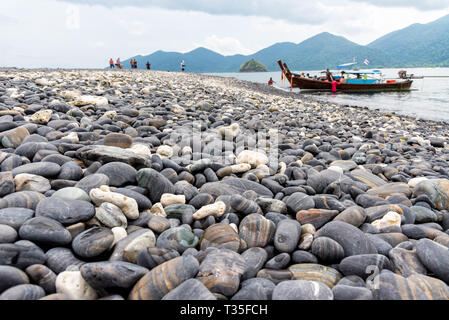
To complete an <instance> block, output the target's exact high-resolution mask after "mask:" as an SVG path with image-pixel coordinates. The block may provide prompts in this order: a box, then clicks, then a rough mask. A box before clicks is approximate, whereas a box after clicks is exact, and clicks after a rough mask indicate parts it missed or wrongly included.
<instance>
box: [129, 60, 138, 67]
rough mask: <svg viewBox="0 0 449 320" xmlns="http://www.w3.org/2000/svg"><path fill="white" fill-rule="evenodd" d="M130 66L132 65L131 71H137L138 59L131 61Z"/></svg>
mask: <svg viewBox="0 0 449 320" xmlns="http://www.w3.org/2000/svg"><path fill="white" fill-rule="evenodd" d="M129 64H130V65H131V69H137V60H136V59H131V60H129Z"/></svg>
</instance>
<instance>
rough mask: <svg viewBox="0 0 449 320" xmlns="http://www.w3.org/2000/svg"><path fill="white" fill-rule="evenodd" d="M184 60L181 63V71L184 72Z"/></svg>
mask: <svg viewBox="0 0 449 320" xmlns="http://www.w3.org/2000/svg"><path fill="white" fill-rule="evenodd" d="M184 66H185V65H184V60H182V61H181V71H182V72H184Z"/></svg>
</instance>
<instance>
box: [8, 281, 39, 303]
mask: <svg viewBox="0 0 449 320" xmlns="http://www.w3.org/2000/svg"><path fill="white" fill-rule="evenodd" d="M44 296H45V291H44V289H42V288H41V287H39V286H37V285H35V284H19V285H17V286H14V287H12V288H9V289H8V290H6V291H4V292H3V293H2V294H1V295H0V300H38V299H40V298H42V297H44Z"/></svg>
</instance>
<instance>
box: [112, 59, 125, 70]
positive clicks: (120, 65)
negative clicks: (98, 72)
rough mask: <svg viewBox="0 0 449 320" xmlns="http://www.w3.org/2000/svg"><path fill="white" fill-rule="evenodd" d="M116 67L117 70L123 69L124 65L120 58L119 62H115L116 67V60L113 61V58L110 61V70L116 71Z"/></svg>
mask: <svg viewBox="0 0 449 320" xmlns="http://www.w3.org/2000/svg"><path fill="white" fill-rule="evenodd" d="M114 66H115V67H116V68H117V69H123V65H122V62H121V61H120V58H117V61H115V65H114V60H112V58H111V59H109V68H110V69H114Z"/></svg>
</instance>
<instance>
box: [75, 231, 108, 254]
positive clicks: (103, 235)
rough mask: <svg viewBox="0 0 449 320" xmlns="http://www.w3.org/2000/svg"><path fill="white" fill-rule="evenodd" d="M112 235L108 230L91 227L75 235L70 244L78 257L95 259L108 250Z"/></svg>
mask: <svg viewBox="0 0 449 320" xmlns="http://www.w3.org/2000/svg"><path fill="white" fill-rule="evenodd" d="M113 241H114V235H113V233H112V231H111V230H110V229H108V228H98V227H93V228H91V229H88V230H86V231H83V232H81V233H80V234H79V235H77V236H76V237H75V238H74V239H73V242H72V248H73V251H74V252H75V253H76V254H77V255H78V256H80V257H83V258H92V257H96V256H98V255H100V254H102V253H103V252H105V251H106V250H108V249H109V248H110V247H111V245H112V243H113Z"/></svg>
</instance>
